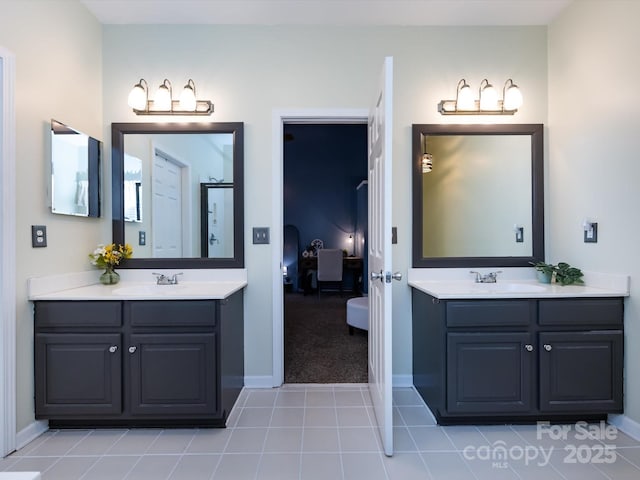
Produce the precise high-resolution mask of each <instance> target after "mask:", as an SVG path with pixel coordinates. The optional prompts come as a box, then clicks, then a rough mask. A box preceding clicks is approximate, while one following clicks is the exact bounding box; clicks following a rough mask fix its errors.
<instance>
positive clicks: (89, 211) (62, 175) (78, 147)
mask: <svg viewBox="0 0 640 480" xmlns="http://www.w3.org/2000/svg"><path fill="white" fill-rule="evenodd" d="M101 150H102V143H101V142H100V141H99V140H96V139H95V138H92V137H90V136H88V135H86V134H84V133H81V132H79V131H77V130H75V129H73V128H71V127H68V126H66V125H64V124H63V123H60V122H58V121H57V120H53V119H52V120H51V185H50V195H51V212H52V213H59V214H64V215H75V216H80V217H99V216H100V155H101Z"/></svg>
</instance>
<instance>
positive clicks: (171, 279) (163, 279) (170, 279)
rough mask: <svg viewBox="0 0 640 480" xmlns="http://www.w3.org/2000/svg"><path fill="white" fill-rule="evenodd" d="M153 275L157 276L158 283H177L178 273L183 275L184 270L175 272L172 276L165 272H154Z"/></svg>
mask: <svg viewBox="0 0 640 480" xmlns="http://www.w3.org/2000/svg"><path fill="white" fill-rule="evenodd" d="M152 275H155V276H156V285H177V284H178V275H182V272H180V273H174V274H173V275H171V276H170V277H169V276H167V275H165V274H164V273H155V272H153V273H152Z"/></svg>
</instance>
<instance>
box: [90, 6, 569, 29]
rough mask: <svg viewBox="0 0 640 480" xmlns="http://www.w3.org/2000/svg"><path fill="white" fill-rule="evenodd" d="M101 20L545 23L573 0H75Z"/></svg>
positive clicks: (156, 22)
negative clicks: (78, 0)
mask: <svg viewBox="0 0 640 480" xmlns="http://www.w3.org/2000/svg"><path fill="white" fill-rule="evenodd" d="M80 1H81V3H83V4H84V5H86V7H87V8H88V9H89V10H90V11H91V12H92V13H93V14H94V15H95V16H96V18H97V19H98V20H99V21H100V22H101V23H103V24H209V25H350V26H356V25H361V26H368V25H413V26H420V25H548V24H549V23H550V22H551V21H553V19H554V18H555V17H556V16H557V15H558V14H559V13H560V12H561V11H562V10H563V9H564V8H565V7H566V6H567V5H568V4H569V3H571V2H572V1H573V0H80Z"/></svg>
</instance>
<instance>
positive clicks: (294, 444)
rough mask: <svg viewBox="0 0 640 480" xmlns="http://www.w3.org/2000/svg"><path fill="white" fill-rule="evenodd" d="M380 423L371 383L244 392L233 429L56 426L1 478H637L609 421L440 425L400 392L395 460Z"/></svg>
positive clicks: (631, 454)
mask: <svg viewBox="0 0 640 480" xmlns="http://www.w3.org/2000/svg"><path fill="white" fill-rule="evenodd" d="M373 425H374V421H373V409H372V407H371V400H370V397H369V394H368V391H367V388H366V386H365V385H359V384H357V385H308V386H301V385H285V386H283V387H282V388H279V389H273V390H252V389H246V390H244V391H243V392H242V395H241V396H240V398H239V400H238V403H237V405H236V408H235V409H234V411H233V412H232V415H231V417H230V420H229V426H228V428H226V429H174V430H162V429H140V430H138V429H135V430H51V431H49V432H47V433H45V434H44V435H42V436H41V437H39V438H37V439H36V440H34V441H33V442H31V443H30V444H29V445H27V446H25V447H24V448H22V449H20V450H19V451H17V452H15V453H14V454H12V455H10V456H9V457H7V458H5V459H0V471H40V472H42V478H43V479H44V480H58V479H60V480H62V479H64V480H102V479H104V480H107V479H108V480H160V479H170V480H177V479H180V480H199V479H203V480H204V479H207V480H221V479H233V480H245V479H247V480H264V479H278V480H289V479H296V480H314V479H322V480H334V479H345V480H359V479H366V480H377V479H384V480H394V479H402V480H413V479H434V480H438V479H446V480H458V479H460V480H467V479H470V480H484V479H492V480H494V479H497V480H501V479H542V478H543V479H545V480H556V479H566V480H570V479H580V480H591V479H615V480H617V479H634V480H637V479H639V478H640V442H638V441H636V440H634V439H632V438H630V437H628V436H627V435H625V434H623V433H622V432H618V431H616V430H615V429H614V428H613V427H609V429H608V430H607V428H606V426H604V425H603V426H600V425H595V426H588V428H589V430H588V431H587V427H586V426H580V425H569V426H566V430H562V429H561V426H552V427H548V428H545V427H538V426H536V425H527V426H520V425H514V426H508V425H507V426H482V427H474V426H460V427H439V426H436V425H435V422H434V420H433V417H432V416H431V414H430V412H429V410H428V409H427V408H426V407H425V406H424V404H423V403H422V401H421V399H420V397H419V396H418V395H417V394H416V392H415V391H414V390H413V389H411V388H402V389H395V390H394V425H395V427H394V437H395V439H394V441H395V455H394V456H393V457H391V458H388V457H385V456H384V454H383V453H382V452H381V448H380V441H379V439H378V435H377V432H376V430H375V428H374V426H373ZM587 433H588V434H590V436H591V438H588V435H587Z"/></svg>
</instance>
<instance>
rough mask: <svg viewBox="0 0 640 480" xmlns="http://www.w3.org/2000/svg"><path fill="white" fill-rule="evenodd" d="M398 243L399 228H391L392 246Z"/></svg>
mask: <svg viewBox="0 0 640 480" xmlns="http://www.w3.org/2000/svg"><path fill="white" fill-rule="evenodd" d="M397 243H398V227H391V244H392V245H396V244H397Z"/></svg>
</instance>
